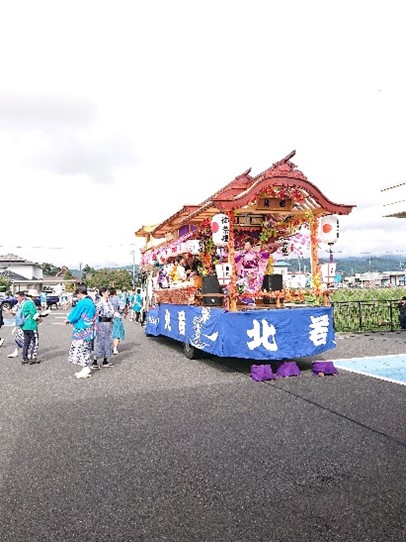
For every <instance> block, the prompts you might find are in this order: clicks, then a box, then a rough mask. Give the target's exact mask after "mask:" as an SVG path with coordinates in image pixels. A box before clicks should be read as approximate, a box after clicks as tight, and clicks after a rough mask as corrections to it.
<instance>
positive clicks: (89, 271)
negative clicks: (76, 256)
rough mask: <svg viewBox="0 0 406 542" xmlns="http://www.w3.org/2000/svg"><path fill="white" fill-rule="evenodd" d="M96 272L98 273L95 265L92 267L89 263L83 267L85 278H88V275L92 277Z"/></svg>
mask: <svg viewBox="0 0 406 542" xmlns="http://www.w3.org/2000/svg"><path fill="white" fill-rule="evenodd" d="M95 273H96V270H95V269H94V268H93V267H90V265H88V264H86V265H85V266H84V267H83V268H82V277H83V280H86V278H87V277H88V278H89V279H90V278H91V277H92V276H93V275H94V274H95Z"/></svg>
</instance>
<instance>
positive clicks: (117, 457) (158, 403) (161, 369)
mask: <svg viewBox="0 0 406 542" xmlns="http://www.w3.org/2000/svg"><path fill="white" fill-rule="evenodd" d="M62 321H63V314H62V312H60V311H52V314H51V315H50V316H49V317H48V318H46V319H45V320H44V322H43V324H42V325H41V328H40V337H41V339H40V341H41V344H40V358H41V359H42V363H41V364H40V365H38V366H36V365H34V366H22V365H21V364H20V363H19V362H18V361H17V360H16V359H8V358H6V355H7V353H10V352H11V351H12V349H13V343H12V336H11V328H10V327H3V328H2V330H1V332H0V336H1V337H3V338H5V339H6V340H5V343H4V345H3V346H2V347H1V349H0V382H1V384H0V385H1V393H0V458H1V462H0V541H1V542H20V541H21V542H22V541H24V542H26V541H38V542H39V541H41V542H43V541H64V542H67V541H81V542H86V541H97V542H103V541H109V542H124V541H125V542H131V541H136V542H138V541H142V542H152V541H156V542H160V541H171V542H178V541H182V542H183V541H185V542H192V541H205V542H206V541H207V542H217V541H219V542H251V541H252V542H254V541H275V542H285V541H286V542H288V541H289V542H295V541H309V542H318V541H329V542H330V541H345V542H349V541H351V542H353V541H354V542H367V541H368V542H372V541H376V542H386V541H388V542H389V541H390V542H401V541H403V540H405V539H406V528H405V504H406V502H405V501H406V499H405V481H406V476H405V459H406V426H405V411H406V386H401V385H396V384H392V383H388V382H384V381H380V380H376V379H372V378H368V377H364V376H360V375H355V374H351V373H346V372H344V371H341V372H340V375H339V376H337V377H325V378H317V377H313V376H312V374H311V371H310V363H309V362H308V360H305V361H303V363H301V368H302V373H301V376H300V377H299V378H290V379H283V380H277V381H275V382H268V383H256V382H253V381H251V379H250V378H249V366H250V363H249V361H242V360H232V359H226V360H219V359H214V358H207V359H202V360H198V361H189V360H187V359H186V358H185V357H184V356H183V354H182V351H181V348H180V347H179V345H178V343H174V342H171V341H169V340H166V339H162V338H146V337H145V335H144V332H143V329H142V328H140V327H139V326H137V325H135V324H133V323H132V322H129V321H126V332H127V338H126V340H125V342H124V343H123V345H122V348H121V352H120V354H119V355H118V356H115V357H114V360H113V361H114V363H115V367H114V368H112V369H103V370H101V371H98V372H97V373H96V374H95V375H94V376H93V377H92V378H91V379H89V380H82V381H80V380H79V381H78V380H77V379H75V378H74V376H73V375H74V372H75V368H74V367H73V366H71V365H69V364H68V363H67V352H68V349H69V344H70V328H69V327H64V326H62V325H60V323H61V322H62ZM404 337H405V338H406V335H402V334H401V333H387V334H376V335H363V336H351V335H342V336H338V337H337V349H336V350H333V351H331V352H329V353H326V354H325V355H324V356H323V357H324V359H333V358H334V357H335V358H337V357H351V356H359V355H378V354H390V353H393V354H397V353H404V352H405V338H404Z"/></svg>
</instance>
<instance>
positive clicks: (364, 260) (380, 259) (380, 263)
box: [70, 254, 406, 277]
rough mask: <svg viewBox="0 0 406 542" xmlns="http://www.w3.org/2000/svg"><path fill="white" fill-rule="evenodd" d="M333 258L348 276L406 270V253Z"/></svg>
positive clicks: (292, 262) (295, 265) (293, 263)
mask: <svg viewBox="0 0 406 542" xmlns="http://www.w3.org/2000/svg"><path fill="white" fill-rule="evenodd" d="M333 258H334V260H333V261H334V262H336V264H337V272H338V273H343V274H344V275H347V276H350V275H355V274H356V273H367V272H369V271H371V272H374V271H376V272H379V273H382V272H383V271H403V270H406V254H405V255H404V256H393V255H388V256H354V257H351V258H339V257H336V256H335V255H334V254H333ZM285 261H287V262H289V271H291V272H296V271H298V270H299V262H300V271H304V270H306V271H308V272H309V271H310V258H299V259H298V258H290V259H287V260H285ZM329 261H330V260H329V258H320V263H327V262H329ZM139 268H140V266H139V265H135V273H136V274H138V272H139ZM103 269H105V268H103ZM107 269H127V271H129V272H130V273H132V265H125V266H117V267H108V268H107ZM96 271H97V269H96ZM70 272H71V273H72V274H73V275H74V276H77V277H78V276H79V275H80V271H79V269H70ZM405 272H406V271H405Z"/></svg>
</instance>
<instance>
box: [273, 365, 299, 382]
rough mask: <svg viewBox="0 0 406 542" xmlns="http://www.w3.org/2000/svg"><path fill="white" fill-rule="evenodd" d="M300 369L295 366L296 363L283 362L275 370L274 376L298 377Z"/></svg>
mask: <svg viewBox="0 0 406 542" xmlns="http://www.w3.org/2000/svg"><path fill="white" fill-rule="evenodd" d="M299 375H300V369H299V367H298V366H297V363H296V361H284V362H282V363H281V364H280V365H278V368H277V369H276V376H277V377H278V378H285V377H286V376H299Z"/></svg>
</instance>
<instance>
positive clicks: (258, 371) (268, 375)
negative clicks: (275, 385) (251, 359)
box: [251, 365, 275, 382]
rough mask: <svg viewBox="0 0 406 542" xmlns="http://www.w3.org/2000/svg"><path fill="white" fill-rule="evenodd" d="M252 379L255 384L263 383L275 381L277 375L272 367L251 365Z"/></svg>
mask: <svg viewBox="0 0 406 542" xmlns="http://www.w3.org/2000/svg"><path fill="white" fill-rule="evenodd" d="M251 378H252V380H254V381H255V382H262V381H263V380H275V375H274V374H273V372H272V367H271V366H270V365H251Z"/></svg>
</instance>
